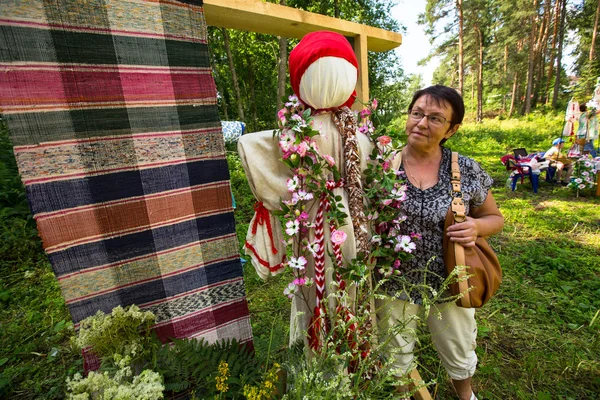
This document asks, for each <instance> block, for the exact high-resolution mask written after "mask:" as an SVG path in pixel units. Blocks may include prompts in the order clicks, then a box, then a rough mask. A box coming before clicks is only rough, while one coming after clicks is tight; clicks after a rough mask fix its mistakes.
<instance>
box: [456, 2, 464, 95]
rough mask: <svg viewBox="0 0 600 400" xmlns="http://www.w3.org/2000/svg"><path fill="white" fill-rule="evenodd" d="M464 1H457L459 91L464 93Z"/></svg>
mask: <svg viewBox="0 0 600 400" xmlns="http://www.w3.org/2000/svg"><path fill="white" fill-rule="evenodd" d="M462 3H463V0H456V9H457V11H458V91H459V92H460V93H461V95H462V92H463V86H464V84H465V61H464V42H463V23H464V19H463V8H462Z"/></svg>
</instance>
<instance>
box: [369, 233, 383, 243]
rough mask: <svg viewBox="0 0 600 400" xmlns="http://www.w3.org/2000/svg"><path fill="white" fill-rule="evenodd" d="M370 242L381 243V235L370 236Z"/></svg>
mask: <svg viewBox="0 0 600 400" xmlns="http://www.w3.org/2000/svg"><path fill="white" fill-rule="evenodd" d="M371 243H381V236H380V235H373V237H372V238H371Z"/></svg>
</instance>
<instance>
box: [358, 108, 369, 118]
mask: <svg viewBox="0 0 600 400" xmlns="http://www.w3.org/2000/svg"><path fill="white" fill-rule="evenodd" d="M369 115H371V110H369V109H368V108H365V109H364V110H362V111H361V112H360V117H361V118H367V117H368V116H369Z"/></svg>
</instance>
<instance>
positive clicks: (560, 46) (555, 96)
mask: <svg viewBox="0 0 600 400" xmlns="http://www.w3.org/2000/svg"><path fill="white" fill-rule="evenodd" d="M566 11H567V0H562V11H561V13H560V38H559V40H558V56H557V57H556V78H555V80H554V93H553V94H552V107H553V108H556V103H557V102H558V89H559V88H560V72H561V69H562V65H561V64H562V49H563V41H564V40H565V14H566Z"/></svg>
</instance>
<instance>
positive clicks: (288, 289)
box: [283, 282, 298, 299]
mask: <svg viewBox="0 0 600 400" xmlns="http://www.w3.org/2000/svg"><path fill="white" fill-rule="evenodd" d="M297 289H298V288H297V287H296V285H294V283H293V282H290V283H289V284H288V285H287V287H286V288H285V289H283V294H284V295H286V296H287V297H288V298H290V299H291V298H292V297H294V294H295V293H296V290H297Z"/></svg>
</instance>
